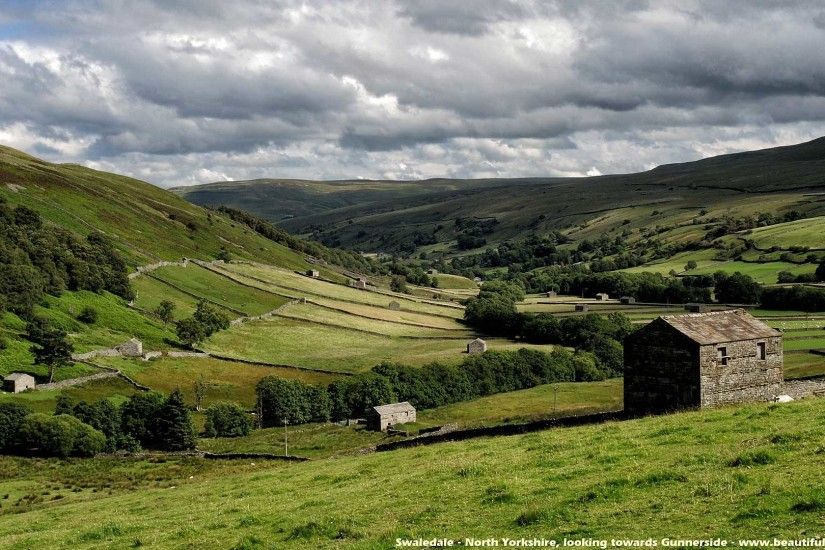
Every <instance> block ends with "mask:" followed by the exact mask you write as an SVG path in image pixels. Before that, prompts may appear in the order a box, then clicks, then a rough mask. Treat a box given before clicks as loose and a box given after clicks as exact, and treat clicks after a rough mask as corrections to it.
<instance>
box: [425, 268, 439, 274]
mask: <svg viewBox="0 0 825 550" xmlns="http://www.w3.org/2000/svg"><path fill="white" fill-rule="evenodd" d="M427 275H438V271H436V270H435V269H433V268H430V269H428V270H427Z"/></svg>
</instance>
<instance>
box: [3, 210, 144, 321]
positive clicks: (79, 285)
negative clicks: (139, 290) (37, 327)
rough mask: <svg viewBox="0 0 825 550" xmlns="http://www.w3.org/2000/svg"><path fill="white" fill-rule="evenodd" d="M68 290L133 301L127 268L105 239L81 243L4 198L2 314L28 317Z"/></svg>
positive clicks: (92, 237) (99, 237)
mask: <svg viewBox="0 0 825 550" xmlns="http://www.w3.org/2000/svg"><path fill="white" fill-rule="evenodd" d="M64 290H91V291H94V292H101V291H104V290H107V291H109V292H112V293H113V294H117V295H118V296H122V297H123V298H126V299H131V298H133V297H134V294H133V291H132V289H131V287H130V286H129V279H128V277H127V271H126V264H125V262H124V261H123V258H121V256H120V254H118V252H117V251H116V250H115V249H114V247H113V246H112V244H111V242H109V240H108V239H107V238H106V237H105V236H103V235H102V234H100V233H92V234H90V235H89V236H88V237H86V238H85V239H82V240H81V239H79V238H78V237H76V236H75V235H74V234H72V233H70V232H68V231H65V230H63V229H61V228H58V227H54V226H51V225H47V224H45V223H44V222H43V220H42V219H41V217H40V215H39V214H38V213H37V212H35V211H34V210H32V209H30V208H27V207H25V206H17V207H14V208H12V207H10V206H9V205H7V204H6V202H5V199H3V197H0V311H2V310H3V309H7V310H9V311H13V312H14V313H17V314H18V315H21V316H23V317H29V316H31V313H32V309H33V308H34V306H35V305H37V304H38V303H40V302H41V301H42V300H43V297H44V296H45V295H46V294H53V295H58V294H60V292H62V291H64Z"/></svg>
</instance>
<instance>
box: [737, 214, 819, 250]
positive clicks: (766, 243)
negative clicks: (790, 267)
mask: <svg viewBox="0 0 825 550" xmlns="http://www.w3.org/2000/svg"><path fill="white" fill-rule="evenodd" d="M822 235H825V216H818V217H815V218H805V219H801V220H796V221H792V222H787V223H780V224H777V225H769V226H767V227H760V228H757V229H754V230H752V231H751V232H750V233H749V234H748V236H747V238H748V239H751V240H753V242H754V243H755V244H756V246H758V247H759V248H760V249H763V250H764V249H767V248H771V247H774V246H776V247H779V248H781V249H787V248H789V246H790V245H791V244H793V245H796V246H808V247H810V248H812V249H819V250H822V249H823V248H825V240H823V238H822Z"/></svg>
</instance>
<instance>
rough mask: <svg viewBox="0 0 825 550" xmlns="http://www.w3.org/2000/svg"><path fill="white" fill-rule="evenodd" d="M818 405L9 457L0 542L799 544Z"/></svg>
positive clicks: (815, 500)
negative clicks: (386, 439) (337, 442)
mask: <svg viewBox="0 0 825 550" xmlns="http://www.w3.org/2000/svg"><path fill="white" fill-rule="evenodd" d="M824 413H825V401H823V400H808V401H802V402H795V403H790V404H784V405H770V404H757V405H747V406H741V407H726V408H721V409H717V410H707V411H698V412H688V413H683V414H677V415H666V416H659V417H649V418H643V419H638V420H632V421H625V422H608V423H605V424H598V425H591V426H581V427H576V428H562V429H552V430H547V431H543V432H538V433H531V434H526V435H519V436H512V437H498V438H482V439H475V440H468V441H463V442H455V443H443V444H439V445H435V446H430V447H419V448H411V449H403V450H399V451H393V452H387V453H374V454H367V455H362V456H351V457H350V456H343V457H340V458H338V459H336V460H319V461H311V462H305V463H293V464H286V463H281V462H270V461H260V460H237V461H227V462H223V461H206V460H202V459H196V458H187V457H164V458H163V459H160V460H159V459H156V458H154V457H152V456H151V455H149V456H148V457H139V458H132V459H112V458H101V459H92V460H83V461H80V460H70V461H58V460H30V459H17V458H10V457H3V458H0V464H2V470H3V472H4V476H3V478H2V480H0V493H3V494H9V495H10V496H9V498H8V499H7V500H6V501H4V502H3V504H2V508H0V545H3V546H6V547H21V548H22V547H37V548H70V547H71V548H100V547H126V546H135V547H137V546H145V547H174V546H182V545H191V546H197V547H210V548H214V547H220V548H229V547H238V548H254V547H267V546H272V545H277V546H278V547H281V548H307V547H313V548H337V547H340V546H342V545H347V546H351V547H354V548H386V547H390V546H393V544H394V541H395V539H396V538H399V537H400V538H416V537H423V538H430V537H450V538H456V539H461V540H463V538H464V537H466V536H473V537H479V538H485V537H502V536H508V537H516V538H518V537H533V536H536V535H537V534H540V533H541V534H546V535H548V536H549V537H550V538H562V537H574V538H576V537H592V538H606V539H610V538H611V537H624V538H646V537H653V538H661V537H674V536H675V537H678V536H680V534H681V533H696V534H701V536H703V537H705V536H706V537H722V538H729V539H733V540H736V539H737V538H754V537H765V538H768V537H779V538H799V537H800V536H802V537H808V536H814V535H815V534H817V533H819V532H820V531H821V526H822V514H823V511H825V493H823V486H825V472H823V470H822V468H821V466H820V461H819V460H818V458H817V457H818V456H821V454H822V453H823V448H822V441H823V439H825V423H823V422H811V419H819V418H821V417H822V416H823V414H824ZM269 446H270V447H276V448H277V432H274V433H272V437H271V440H270V442H269ZM455 495H461V499H462V502H463V503H465V505H463V506H455ZM388 499H391V502H392V506H383V505H376V503H385V502H387V501H388ZM218 500H219V501H220V502H221V506H204V505H203V503H204V502H213V501H218ZM468 510H469V511H471V513H468ZM20 511H25V512H26V513H25V515H20V514H19V513H9V512H20ZM674 531H675V532H674Z"/></svg>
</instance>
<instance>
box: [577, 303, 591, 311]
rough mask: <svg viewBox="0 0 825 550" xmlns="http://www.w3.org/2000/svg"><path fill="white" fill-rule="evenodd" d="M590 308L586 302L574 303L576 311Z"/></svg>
mask: <svg viewBox="0 0 825 550" xmlns="http://www.w3.org/2000/svg"><path fill="white" fill-rule="evenodd" d="M589 309H590V306H588V305H587V304H576V311H587V310H589Z"/></svg>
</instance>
